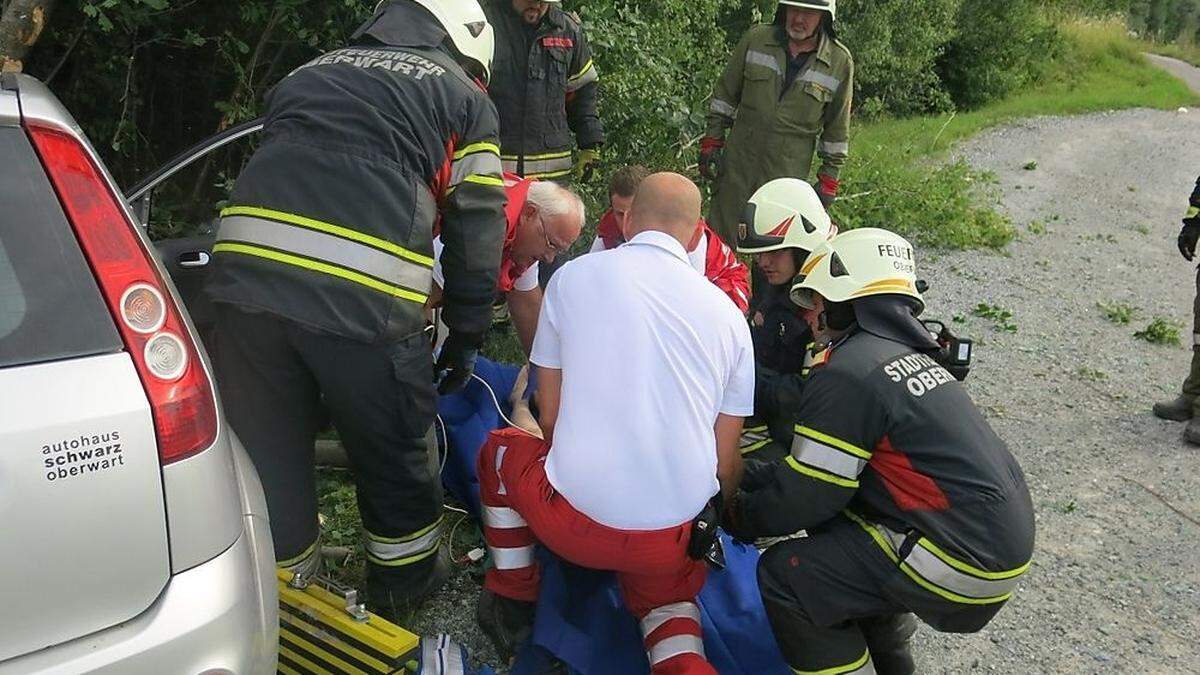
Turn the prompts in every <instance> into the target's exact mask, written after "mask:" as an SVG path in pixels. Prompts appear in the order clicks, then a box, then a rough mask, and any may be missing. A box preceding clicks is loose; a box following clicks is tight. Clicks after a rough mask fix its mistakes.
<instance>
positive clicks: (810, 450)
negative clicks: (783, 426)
mask: <svg viewBox="0 0 1200 675" xmlns="http://www.w3.org/2000/svg"><path fill="white" fill-rule="evenodd" d="M792 457H795V458H796V461H798V462H803V463H805V464H807V465H809V466H812V467H816V468H818V469H821V470H822V471H828V472H829V473H832V474H834V475H837V476H841V477H843V478H845V479H847V480H856V479H857V478H858V475H859V474H860V473H862V470H863V469H864V468H865V467H866V466H867V461H866V460H865V459H863V458H862V457H858V456H855V455H851V454H850V453H848V452H843V451H842V450H839V449H838V448H835V447H833V446H830V445H825V444H824V443H821V442H818V441H814V440H813V439H811V438H808V437H807V436H801V435H799V434H796V435H795V436H793V437H792Z"/></svg>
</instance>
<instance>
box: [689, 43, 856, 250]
mask: <svg viewBox="0 0 1200 675" xmlns="http://www.w3.org/2000/svg"><path fill="white" fill-rule="evenodd" d="M787 42H788V40H787V35H786V34H785V33H784V32H783V29H782V28H780V27H778V26H774V25H763V26H756V27H754V28H751V29H750V30H749V31H747V32H746V35H745V36H743V37H742V40H741V42H739V43H738V45H737V47H736V48H734V50H733V55H732V57H731V58H730V59H729V64H728V65H727V66H726V67H725V73H724V74H723V75H722V76H721V79H720V80H719V81H718V82H717V86H716V88H715V90H714V91H713V96H712V100H711V102H710V103H709V110H708V132H707V135H708V136H709V137H711V138H716V139H724V138H725V132H726V130H727V129H729V127H733V131H732V132H731V133H730V134H729V139H728V141H727V142H726V147H725V157H724V160H723V162H722V165H721V169H720V174H719V175H718V177H717V182H716V189H715V191H714V195H713V203H712V209H711V210H710V212H709V216H708V222H709V224H710V225H711V226H712V227H713V228H714V229H716V231H717V232H718V233H719V234H720V235H721V237H722V238H723V239H724V240H725V241H726V243H729V244H730V245H731V246H733V245H735V244H736V241H737V225H738V222H739V221H740V220H741V215H742V211H743V209H744V208H745V206H746V201H747V200H749V199H750V195H752V194H753V193H754V191H755V190H757V189H758V188H759V187H761V186H762V184H763V183H766V182H767V181H770V180H774V179H776V178H786V177H791V178H801V179H807V178H808V175H809V172H810V171H811V169H812V159H813V153H814V151H815V152H816V153H817V154H819V155H820V156H821V168H820V171H819V173H820V174H821V175H824V176H828V177H829V178H833V179H836V178H837V177H838V174H839V173H840V172H841V168H842V165H843V164H845V162H846V156H847V153H848V151H849V143H848V142H847V141H848V136H849V131H850V101H851V97H852V95H853V92H854V60H853V59H852V58H851V56H850V51H849V50H848V49H846V47H845V45H843V44H842V43H840V42H838V41H837V40H835V39H833V38H832V37H830V36H829V35H824V36H823V37H822V38H821V43H820V45H819V46H818V47H817V51H816V54H815V57H814V58H812V59H810V61H809V64H808V66H807V67H806V69H804V70H802V71H801V72H800V74H799V75H798V76H797V77H796V80H795V81H794V82H793V83H792V85H791V87H789V88H788V90H787V91H786V92H783V91H782V90H783V84H784V81H785V74H786V73H787V54H786V49H787ZM781 92H782V96H781V95H780V94H781ZM818 137H820V141H821V142H820V143H819V144H818V143H817V138H818Z"/></svg>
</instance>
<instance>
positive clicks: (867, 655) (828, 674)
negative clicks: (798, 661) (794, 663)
mask: <svg viewBox="0 0 1200 675" xmlns="http://www.w3.org/2000/svg"><path fill="white" fill-rule="evenodd" d="M870 660H871V650H870V649H867V650H864V651H863V655H862V656H860V657H858V659H857V660H856V661H855V662H854V663H847V664H846V665H844V666H834V667H832V668H826V669H824V670H800V669H798V668H792V672H793V673H796V675H844V673H853V672H854V671H856V670H858V669H859V668H862V667H863V666H865V665H867V661H870Z"/></svg>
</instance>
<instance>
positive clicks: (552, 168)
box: [501, 152, 574, 176]
mask: <svg viewBox="0 0 1200 675" xmlns="http://www.w3.org/2000/svg"><path fill="white" fill-rule="evenodd" d="M501 160H502V161H501V164H502V165H503V166H504V170H505V171H507V172H509V173H516V172H517V162H518V160H517V159H514V158H512V157H511V156H505V157H502V158H501ZM573 165H574V164H573V162H572V161H571V153H569V152H568V153H567V154H566V155H563V156H562V157H552V158H549V159H530V158H529V157H526V158H525V175H526V176H532V175H534V174H543V173H555V172H558V171H570V170H571V167H572V166H573Z"/></svg>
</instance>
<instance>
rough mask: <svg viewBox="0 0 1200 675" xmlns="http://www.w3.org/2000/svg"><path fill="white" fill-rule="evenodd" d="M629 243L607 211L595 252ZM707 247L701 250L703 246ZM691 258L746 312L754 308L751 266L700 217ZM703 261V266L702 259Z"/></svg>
mask: <svg viewBox="0 0 1200 675" xmlns="http://www.w3.org/2000/svg"><path fill="white" fill-rule="evenodd" d="M624 243H625V237H624V236H623V235H622V234H621V228H620V226H619V225H618V224H617V218H616V216H614V215H613V212H612V209H609V210H608V211H606V212H605V213H604V216H603V217H601V218H600V223H599V224H598V225H596V241H595V243H593V244H592V250H593V251H607V250H609V249H613V248H616V247H618V246H620V245H621V244H624ZM701 247H703V252H702V253H701V252H700V251H699V249H700V248H701ZM687 253H688V259H689V260H690V261H691V262H692V266H694V267H695V268H696V271H698V272H700V273H701V274H703V275H704V276H705V277H706V278H707V279H708V280H709V281H711V282H712V283H713V285H715V286H716V287H717V288H719V289H721V291H723V292H724V293H725V295H727V296H729V299H730V300H732V301H733V304H735V305H737V308H738V309H739V310H741V312H742V314H745V313H746V312H747V311H749V308H750V269H749V268H748V267H746V264H745V263H743V262H742V261H741V260H738V257H737V254H735V253H734V252H733V249H731V248H729V247H728V246H726V245H725V242H723V241H721V237H719V236H717V233H716V232H714V231H713V230H712V228H710V227H709V226H708V223H706V222H704V219H703V218H702V219H700V222H698V223H696V234H695V236H693V237H692V241H690V242H689V243H688V247H687ZM701 261H703V269H701V265H700V262H701Z"/></svg>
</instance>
